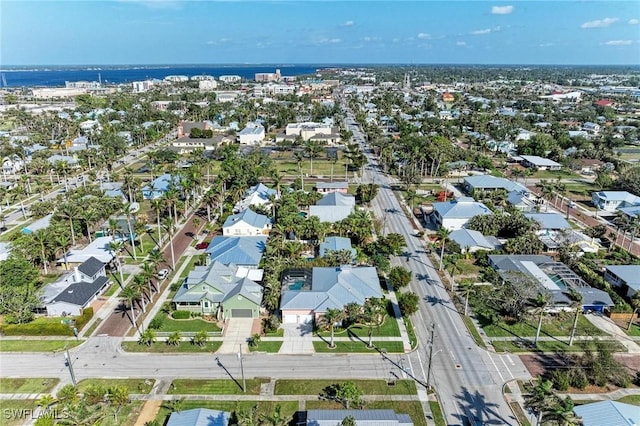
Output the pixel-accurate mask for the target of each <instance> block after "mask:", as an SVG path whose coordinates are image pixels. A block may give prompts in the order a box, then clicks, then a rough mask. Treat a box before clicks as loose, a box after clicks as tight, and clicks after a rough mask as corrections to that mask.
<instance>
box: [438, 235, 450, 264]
mask: <svg viewBox="0 0 640 426" xmlns="http://www.w3.org/2000/svg"><path fill="white" fill-rule="evenodd" d="M449 234H450V232H449V230H448V229H447V228H444V227H442V226H441V227H440V228H438V238H439V239H440V267H439V268H438V270H440V271H442V268H443V266H444V265H443V261H444V246H445V243H446V242H447V239H449Z"/></svg>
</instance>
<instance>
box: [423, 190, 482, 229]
mask: <svg viewBox="0 0 640 426" xmlns="http://www.w3.org/2000/svg"><path fill="white" fill-rule="evenodd" d="M490 214H493V213H492V212H491V210H490V209H489V208H488V207H487V206H485V205H484V204H482V203H479V202H477V201H476V200H474V199H473V198H471V197H460V198H457V199H455V200H452V201H444V202H439V203H433V212H432V213H431V215H430V216H429V218H430V220H431V222H432V223H434V224H435V225H436V226H438V227H440V226H441V227H443V228H446V229H448V230H449V231H455V230H458V229H462V228H463V227H464V226H465V225H466V224H467V222H469V221H470V220H471V218H473V217H475V216H478V215H490Z"/></svg>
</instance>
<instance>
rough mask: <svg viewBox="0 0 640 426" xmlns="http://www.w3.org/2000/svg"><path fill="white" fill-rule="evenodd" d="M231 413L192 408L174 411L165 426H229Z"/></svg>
mask: <svg viewBox="0 0 640 426" xmlns="http://www.w3.org/2000/svg"><path fill="white" fill-rule="evenodd" d="M230 419H231V413H229V412H227V411H218V410H210V409H208V408H194V409H192V410H182V411H174V412H173V413H171V416H170V417H169V420H168V421H167V426H229V420H230Z"/></svg>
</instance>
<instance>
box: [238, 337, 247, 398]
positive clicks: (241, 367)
mask: <svg viewBox="0 0 640 426" xmlns="http://www.w3.org/2000/svg"><path fill="white" fill-rule="evenodd" d="M239 346H240V351H239V352H238V358H240V374H241V375H242V392H244V393H247V381H246V380H245V378H244V366H243V365H242V344H240V345H239Z"/></svg>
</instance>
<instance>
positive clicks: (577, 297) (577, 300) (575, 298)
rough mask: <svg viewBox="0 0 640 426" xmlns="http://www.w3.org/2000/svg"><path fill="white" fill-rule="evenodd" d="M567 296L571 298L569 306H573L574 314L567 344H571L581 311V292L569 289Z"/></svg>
mask: <svg viewBox="0 0 640 426" xmlns="http://www.w3.org/2000/svg"><path fill="white" fill-rule="evenodd" d="M569 298H570V299H571V306H572V307H574V308H575V310H576V315H575V317H574V319H573V327H571V335H570V336H569V346H571V345H573V339H574V337H575V335H576V328H578V317H579V316H580V312H582V294H580V293H578V292H577V291H575V290H573V289H571V291H570V292H569Z"/></svg>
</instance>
